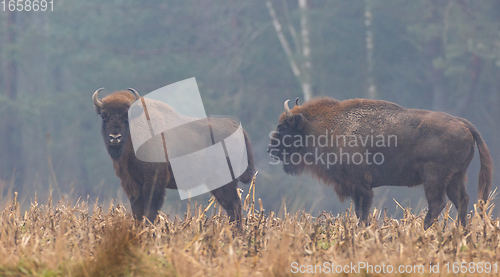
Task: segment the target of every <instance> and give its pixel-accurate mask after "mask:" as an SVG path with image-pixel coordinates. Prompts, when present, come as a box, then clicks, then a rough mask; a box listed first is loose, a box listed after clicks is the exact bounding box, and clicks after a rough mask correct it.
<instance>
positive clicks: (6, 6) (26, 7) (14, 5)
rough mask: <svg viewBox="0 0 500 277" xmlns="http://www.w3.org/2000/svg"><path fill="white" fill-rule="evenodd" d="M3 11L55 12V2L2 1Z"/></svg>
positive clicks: (45, 0) (38, 0) (51, 0)
mask: <svg viewBox="0 0 500 277" xmlns="http://www.w3.org/2000/svg"><path fill="white" fill-rule="evenodd" d="M0 4H1V6H0V7H1V9H2V11H4V12H5V11H10V12H14V11H18V12H21V11H26V12H31V11H33V12H38V11H42V12H44V11H54V0H48V1H47V0H2V1H1V2H0Z"/></svg>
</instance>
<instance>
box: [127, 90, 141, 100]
mask: <svg viewBox="0 0 500 277" xmlns="http://www.w3.org/2000/svg"><path fill="white" fill-rule="evenodd" d="M127 90H129V91H130V92H132V94H134V97H135V99H134V100H133V101H132V102H135V101H137V100H139V99H141V96H140V95H139V93H138V92H137V90H135V89H133V88H128V89H127Z"/></svg>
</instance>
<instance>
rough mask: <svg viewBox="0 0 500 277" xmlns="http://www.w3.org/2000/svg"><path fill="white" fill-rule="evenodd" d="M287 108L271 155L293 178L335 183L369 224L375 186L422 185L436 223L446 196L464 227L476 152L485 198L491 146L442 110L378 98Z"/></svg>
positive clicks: (325, 101)
mask: <svg viewBox="0 0 500 277" xmlns="http://www.w3.org/2000/svg"><path fill="white" fill-rule="evenodd" d="M288 101H289V100H287V101H286V102H285V105H284V108H285V112H284V113H283V114H281V116H280V118H279V125H278V127H277V131H275V132H273V133H272V135H271V144H270V146H269V148H268V152H269V153H270V154H271V155H272V156H273V157H274V158H275V159H277V160H280V161H281V162H283V169H284V171H285V172H286V173H288V174H291V175H298V174H301V173H302V172H306V173H309V174H311V175H312V176H315V177H317V178H318V179H320V180H321V181H323V182H324V183H325V184H328V185H333V187H334V189H335V192H336V193H337V195H338V197H339V199H340V200H341V201H343V200H345V199H346V198H351V199H352V200H353V201H354V205H355V211H356V215H357V216H358V217H359V218H360V219H361V221H362V222H366V221H367V219H368V213H369V209H370V206H371V204H372V198H373V192H372V188H375V187H380V186H408V187H412V186H417V185H420V184H423V185H424V191H425V197H426V198H427V202H428V208H429V209H428V213H427V215H426V217H425V219H424V228H425V229H427V228H429V226H431V225H432V223H433V222H434V220H435V219H436V218H437V217H438V215H439V213H440V212H441V211H442V209H443V208H444V206H445V203H446V202H445V201H446V198H445V194H446V195H448V198H449V199H450V200H451V201H452V202H453V204H455V206H456V208H457V210H458V219H459V221H460V222H461V223H462V224H463V225H465V217H466V214H467V205H468V203H469V196H468V194H467V191H466V190H465V181H466V171H467V167H468V166H469V163H470V161H471V160H472V157H473V156H474V143H476V144H477V147H478V149H479V156H480V162H481V169H480V172H479V186H478V191H479V192H478V197H479V198H480V199H484V200H486V199H487V198H488V194H489V191H490V188H491V179H492V164H491V158H490V153H489V150H488V147H487V146H486V144H485V143H484V141H483V139H482V138H481V135H480V134H479V132H478V131H477V129H476V128H475V127H474V126H473V125H472V124H471V123H470V122H469V121H467V120H465V119H463V118H459V117H455V116H452V115H449V114H446V113H443V112H433V111H427V110H418V109H406V108H403V107H401V106H399V105H396V104H394V103H391V102H387V101H381V100H367V99H352V100H346V101H338V100H335V99H331V98H319V99H315V100H312V101H309V102H307V103H305V104H303V105H301V106H299V105H298V99H297V101H296V105H295V107H294V108H293V109H290V108H289V106H288Z"/></svg>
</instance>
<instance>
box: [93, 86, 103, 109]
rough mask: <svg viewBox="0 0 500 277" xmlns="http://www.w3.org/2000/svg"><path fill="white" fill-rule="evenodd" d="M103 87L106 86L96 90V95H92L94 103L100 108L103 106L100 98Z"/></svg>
mask: <svg viewBox="0 0 500 277" xmlns="http://www.w3.org/2000/svg"><path fill="white" fill-rule="evenodd" d="M103 89H104V88H100V89H98V90H96V91H95V92H94V95H92V100H93V101H94V105H96V107H99V108H100V107H101V106H102V102H101V101H100V100H99V92H100V91H101V90H103Z"/></svg>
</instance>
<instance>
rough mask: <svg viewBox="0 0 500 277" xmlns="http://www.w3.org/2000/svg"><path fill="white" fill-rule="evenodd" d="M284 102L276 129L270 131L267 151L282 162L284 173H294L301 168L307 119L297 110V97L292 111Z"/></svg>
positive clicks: (299, 171)
mask: <svg viewBox="0 0 500 277" xmlns="http://www.w3.org/2000/svg"><path fill="white" fill-rule="evenodd" d="M289 101H290V100H286V101H285V103H284V107H285V112H284V113H283V114H281V116H280V119H279V125H278V127H277V129H276V131H273V132H271V134H270V138H271V143H270V144H269V147H268V148H267V152H268V153H269V154H270V155H271V156H272V157H273V158H274V159H276V160H279V161H281V162H282V163H283V169H284V171H285V172H286V173H288V174H292V175H296V174H299V173H301V171H302V170H303V166H301V165H302V154H303V153H302V149H303V148H304V146H305V145H304V142H305V140H304V139H305V137H304V136H305V133H304V129H305V125H306V122H307V119H306V118H305V117H304V116H303V115H302V113H300V112H299V106H298V104H299V99H298V98H297V100H295V107H294V109H293V110H294V111H292V110H290V107H288V102H289Z"/></svg>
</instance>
